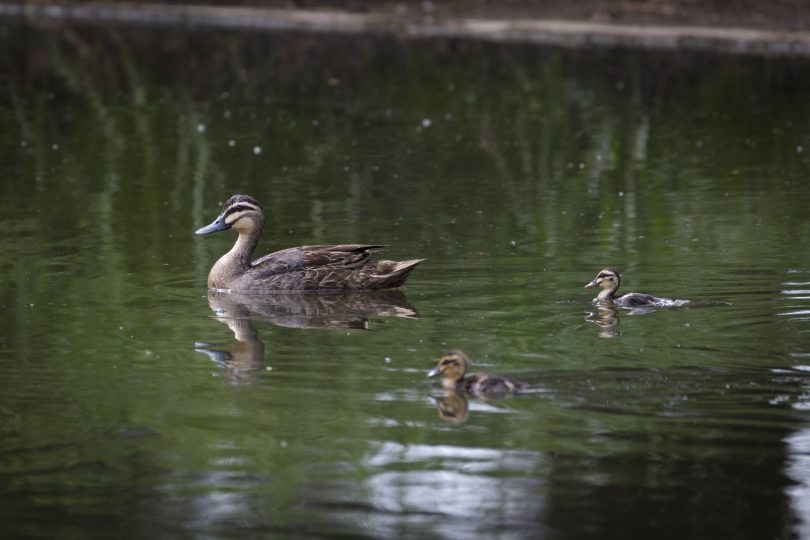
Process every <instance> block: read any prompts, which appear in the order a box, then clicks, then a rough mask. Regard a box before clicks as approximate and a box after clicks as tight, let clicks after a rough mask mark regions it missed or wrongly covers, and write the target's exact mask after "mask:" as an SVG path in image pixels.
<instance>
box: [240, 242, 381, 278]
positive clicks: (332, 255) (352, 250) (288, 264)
mask: <svg viewBox="0 0 810 540" xmlns="http://www.w3.org/2000/svg"><path fill="white" fill-rule="evenodd" d="M383 248H385V246H383V245H371V244H334V245H318V246H298V247H293V248H287V249H282V250H281V251H276V252H274V253H270V254H269V255H265V256H264V257H262V258H260V259H256V260H255V261H253V262H252V263H251V265H250V266H251V271H253V272H255V273H256V274H257V275H260V276H268V277H269V276H274V275H280V274H286V273H290V272H295V271H298V270H305V269H317V268H334V269H338V268H346V269H350V268H357V267H360V266H362V265H363V264H364V263H365V262H366V261H367V260H368V258H369V257H370V256H371V254H372V253H376V252H377V251H380V250H382V249H383Z"/></svg>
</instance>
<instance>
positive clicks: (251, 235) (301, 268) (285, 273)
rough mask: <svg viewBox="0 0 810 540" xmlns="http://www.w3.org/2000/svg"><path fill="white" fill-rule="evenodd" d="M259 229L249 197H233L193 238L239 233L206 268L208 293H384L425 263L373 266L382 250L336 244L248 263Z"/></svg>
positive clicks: (258, 213) (260, 216) (256, 207)
mask: <svg viewBox="0 0 810 540" xmlns="http://www.w3.org/2000/svg"><path fill="white" fill-rule="evenodd" d="M263 228H264V212H263V210H262V206H261V205H260V204H259V202H258V201H257V200H256V199H254V198H253V197H250V196H248V195H234V196H233V197H231V198H230V199H228V200H227V201H225V204H224V205H223V206H222V213H220V214H219V216H218V217H217V219H215V220H214V222H213V223H211V224H210V225H207V226H206V227H203V228H201V229H198V230H197V231H196V232H195V234H197V235H203V234H211V233H215V232H219V231H224V230H227V229H234V230H236V231H237V232H238V233H239V236H238V237H237V239H236V243H235V244H234V246H233V247H232V248H231V250H230V251H228V253H226V254H225V255H223V256H222V257H220V259H219V260H218V261H217V262H216V263H215V264H214V266H213V267H212V268H211V272H210V273H209V274H208V287H209V288H211V289H225V290H228V289H230V290H241V291H250V290H279V291H295V290H361V289H364V290H365V289H388V288H391V287H398V286H399V285H402V284H403V283H404V282H405V279H406V278H407V277H408V274H410V272H411V270H413V269H414V267H415V266H416V265H417V264H419V263H420V262H422V261H423V260H424V259H411V260H408V261H372V260H370V259H369V258H370V256H371V254H372V253H375V252H377V251H380V250H381V249H383V248H384V247H385V246H383V245H372V244H335V245H316V246H299V247H292V248H288V249H283V250H281V251H276V252H274V253H270V254H269V255H265V256H264V257H261V258H260V259H256V260H255V261H253V262H251V257H252V255H253V252H254V250H255V249H256V244H258V242H259V237H261V234H262V229H263Z"/></svg>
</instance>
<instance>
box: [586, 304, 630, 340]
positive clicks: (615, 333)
mask: <svg viewBox="0 0 810 540" xmlns="http://www.w3.org/2000/svg"><path fill="white" fill-rule="evenodd" d="M585 320H586V321H588V322H592V323H594V324H595V325H597V326H598V327H599V337H602V338H615V337H619V336H620V335H622V331H621V329H620V328H619V323H620V322H621V319H620V318H619V310H618V309H616V308H615V307H613V306H607V305H600V306H597V308H596V311H591V312H589V313H588V314H587V315H586V316H585Z"/></svg>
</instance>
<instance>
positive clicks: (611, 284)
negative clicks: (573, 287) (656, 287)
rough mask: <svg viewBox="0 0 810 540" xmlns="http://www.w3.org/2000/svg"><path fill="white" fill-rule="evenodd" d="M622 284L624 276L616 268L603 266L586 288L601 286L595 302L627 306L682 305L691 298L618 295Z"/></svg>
mask: <svg viewBox="0 0 810 540" xmlns="http://www.w3.org/2000/svg"><path fill="white" fill-rule="evenodd" d="M621 284H622V276H621V274H619V271H618V270H616V269H615V268H603V269H602V270H600V271H599V273H598V274H597V275H596V277H595V278H593V280H592V281H591V282H590V283H588V284H587V285H585V288H586V289H593V288H596V287H601V288H602V290H601V291H600V292H599V294H598V295H596V298H594V300H593V303H594V304H605V305H616V306H620V307H627V308H645V307H647V308H654V307H680V306H685V305H686V304H688V303H689V300H673V299H671V298H659V297H657V296H653V295H651V294H647V293H641V292H630V293H627V294H623V295H622V296H616V291H617V290H619V287H620V286H621Z"/></svg>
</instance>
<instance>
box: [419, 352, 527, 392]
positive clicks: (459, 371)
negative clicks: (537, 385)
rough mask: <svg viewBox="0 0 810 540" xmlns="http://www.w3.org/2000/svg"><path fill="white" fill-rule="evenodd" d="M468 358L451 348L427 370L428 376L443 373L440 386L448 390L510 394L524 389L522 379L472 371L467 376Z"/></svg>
mask: <svg viewBox="0 0 810 540" xmlns="http://www.w3.org/2000/svg"><path fill="white" fill-rule="evenodd" d="M469 368H470V359H469V358H467V355H465V354H464V353H463V352H461V351H459V350H452V351H449V352H447V353H445V354H443V355H442V357H441V358H439V362H438V365H437V366H436V367H435V368H433V369H432V370H430V372H428V374H427V376H428V377H434V376H436V375H438V374H439V373H441V374H443V375H444V379H442V387H443V388H444V389H445V390H446V391H448V392H457V391H464V392H468V393H470V394H473V395H478V396H484V395H493V394H511V393H514V392H519V391H521V390H524V389H526V388H527V387H528V386H529V385H528V384H527V383H525V382H523V381H513V380H511V379H507V378H506V377H501V376H499V375H488V374H486V373H474V374H472V375H469V376H465V375H467V370H468V369H469Z"/></svg>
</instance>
